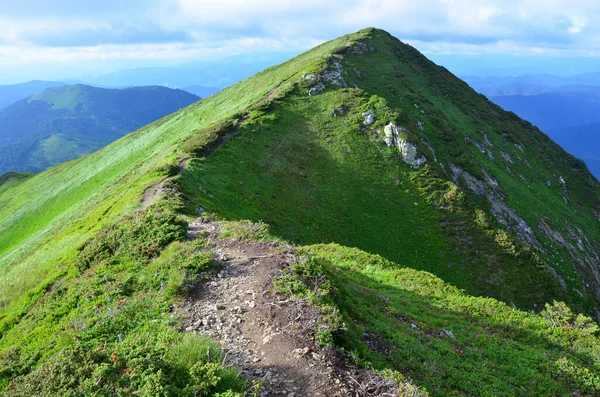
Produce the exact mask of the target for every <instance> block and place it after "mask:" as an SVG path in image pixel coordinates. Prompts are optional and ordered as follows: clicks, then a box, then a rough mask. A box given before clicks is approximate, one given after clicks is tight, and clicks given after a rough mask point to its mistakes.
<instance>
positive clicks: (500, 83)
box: [463, 73, 600, 96]
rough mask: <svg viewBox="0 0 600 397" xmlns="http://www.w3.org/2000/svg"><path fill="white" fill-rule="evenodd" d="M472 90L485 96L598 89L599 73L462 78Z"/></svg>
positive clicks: (599, 82) (599, 85)
mask: <svg viewBox="0 0 600 397" xmlns="http://www.w3.org/2000/svg"><path fill="white" fill-rule="evenodd" d="M463 79H464V80H465V81H466V82H467V83H469V85H470V86H471V87H473V89H474V90H476V91H478V92H481V93H482V94H484V95H486V96H497V95H511V94H509V93H507V91H509V92H513V94H512V95H522V94H524V93H525V92H526V91H527V90H530V89H531V87H536V88H537V89H542V90H547V89H557V88H560V87H600V73H584V74H579V75H575V76H569V77H563V76H553V75H548V74H542V75H534V74H528V75H521V76H486V77H481V76H464V77H463Z"/></svg>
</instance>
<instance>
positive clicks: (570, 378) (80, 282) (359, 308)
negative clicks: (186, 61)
mask: <svg viewBox="0 0 600 397" xmlns="http://www.w3.org/2000/svg"><path fill="white" fill-rule="evenodd" d="M598 188H599V187H598V182H597V180H595V179H594V178H593V177H592V176H591V175H590V174H589V172H588V170H587V169H586V167H585V165H582V164H581V163H580V162H578V161H577V159H575V158H574V157H572V156H570V155H569V154H567V153H566V152H564V150H562V149H561V148H560V147H558V146H557V145H556V144H555V143H553V142H552V141H551V140H550V139H548V138H547V137H546V136H545V135H543V134H542V133H541V132H540V131H539V130H537V129H536V128H534V127H533V126H531V124H530V123H528V122H525V121H523V120H521V119H519V118H518V117H516V116H515V115H514V114H510V113H506V112H504V111H503V110H501V109H500V108H499V107H498V106H496V105H494V104H492V103H491V102H489V101H487V100H486V99H485V98H483V97H482V96H481V95H478V94H476V93H475V92H474V91H472V90H471V89H470V88H469V87H468V86H467V85H466V83H464V82H462V81H460V80H458V79H456V78H455V77H454V76H452V75H451V74H450V73H449V72H448V71H446V70H445V69H443V68H440V67H437V66H435V65H434V64H433V63H432V62H430V61H429V60H427V59H426V58H425V57H423V56H422V55H421V54H419V53H418V52H417V51H416V50H415V49H414V48H412V47H410V46H407V45H405V44H403V43H401V42H399V41H398V40H397V39H395V38H393V37H392V36H391V35H389V34H388V33H387V32H385V31H381V30H377V29H372V28H370V29H365V30H362V31H360V32H358V33H355V34H352V35H348V36H344V37H342V38H339V39H336V40H334V41H331V42H327V43H324V44H323V45H321V46H319V47H316V48H315V49H313V50H311V51H309V52H307V53H305V54H302V55H300V56H298V57H296V58H294V59H292V60H290V61H288V62H286V63H284V64H282V65H278V66H276V67H272V68H269V69H267V70H265V71H263V72H260V73H258V74H256V75H255V76H253V77H251V78H249V79H248V80H245V81H242V82H240V83H238V84H235V85H233V86H231V87H228V88H226V89H225V90H223V91H222V92H219V93H217V94H215V95H213V96H211V97H209V98H207V99H205V100H203V101H201V102H198V103H196V104H193V105H190V106H189V107H187V108H185V109H182V110H180V111H178V112H176V113H174V114H172V115H170V116H166V117H165V118H163V119H161V120H159V121H156V122H154V123H153V124H151V125H148V126H146V127H144V128H142V129H141V130H139V131H137V132H135V133H133V134H130V135H127V136H126V137H124V138H122V139H120V140H119V141H117V142H115V143H113V144H111V145H108V146H107V147H105V148H104V149H101V150H100V151H98V152H95V153H93V154H91V155H89V156H87V157H85V158H83V159H79V160H74V161H72V162H70V163H66V164H62V165H60V166H57V167H54V168H51V169H49V170H48V171H45V172H43V173H41V174H38V175H34V176H32V177H30V178H27V179H24V180H22V181H21V182H20V183H18V184H17V185H16V186H12V187H10V188H9V190H8V191H4V192H3V191H1V190H0V203H2V204H3V205H2V206H1V207H0V231H1V232H2V233H0V255H1V256H0V268H3V269H6V273H5V274H4V275H3V278H2V279H1V280H0V292H1V293H0V296H2V297H4V298H3V301H2V305H1V307H2V311H1V312H0V329H1V330H2V334H3V338H2V339H0V349H2V352H3V355H2V356H1V357H0V368H2V369H3V370H2V371H1V372H0V373H1V374H2V376H3V378H2V379H3V382H4V383H2V385H4V387H6V388H7V390H8V391H9V392H10V393H11V394H12V395H26V394H27V392H29V393H30V394H31V393H32V392H41V391H48V390H54V391H55V392H56V391H65V388H64V386H63V385H64V382H63V380H64V379H69V380H70V383H69V384H70V385H71V387H72V388H74V389H76V390H77V391H79V392H81V393H83V394H85V393H88V394H91V393H99V392H106V391H107V390H124V389H122V387H124V388H127V390H134V391H138V390H139V391H140V392H141V393H146V395H152V393H156V391H157V390H159V388H162V389H161V390H170V391H169V392H167V391H165V393H166V394H171V395H177V394H180V395H193V393H194V391H195V392H198V390H200V389H199V387H200V384H203V383H202V381H203V380H204V379H208V378H207V377H203V376H204V374H206V373H207V372H206V371H208V370H209V368H213V369H212V371H225V370H226V369H224V368H222V366H221V365H222V363H221V364H216V363H212V364H215V365H214V366H212V367H211V365H212V364H211V365H207V363H205V362H203V364H202V365H201V366H196V367H192V364H191V363H190V362H181V361H177V360H175V359H174V354H175V357H176V356H177V355H176V353H172V352H174V351H175V352H176V351H182V350H181V349H183V348H182V347H181V346H182V343H184V342H183V341H186V342H185V343H192V342H190V340H191V339H190V338H192V335H190V334H189V333H186V334H185V336H184V335H182V333H181V332H179V329H178V326H179V325H178V324H179V322H178V320H177V318H176V316H175V313H174V312H173V307H174V306H177V302H178V301H179V300H180V299H193V296H191V295H190V294H189V291H190V290H189V288H191V287H193V286H196V285H198V283H199V282H200V279H201V276H202V274H203V273H202V272H203V271H206V270H207V269H208V264H209V263H212V262H211V261H213V260H214V261H216V262H217V263H220V262H223V261H228V260H229V259H228V258H218V257H216V258H214V259H212V257H211V256H210V254H209V252H210V241H206V239H205V238H206V236H203V234H202V233H201V231H197V232H198V233H197V235H196V237H197V239H196V240H195V242H194V241H192V240H193V239H190V240H189V241H186V238H185V237H186V231H187V232H192V231H194V230H195V229H194V225H195V224H196V223H194V222H201V223H202V224H204V225H208V227H210V226H211V225H213V223H211V222H222V224H223V225H224V230H223V231H222V233H221V235H220V236H221V238H224V239H230V240H226V241H225V243H226V244H235V242H236V241H240V239H241V240H243V239H250V240H252V241H256V240H258V241H260V240H263V241H264V240H267V241H269V240H270V239H276V240H277V239H279V241H282V240H283V244H284V246H285V247H287V248H285V250H290V249H291V248H290V246H289V245H286V244H288V243H286V242H285V241H290V242H292V243H294V244H296V245H307V244H310V245H308V246H305V247H296V248H294V249H296V250H297V251H298V253H299V254H300V255H298V259H297V260H296V261H295V263H294V264H292V265H290V266H284V267H283V269H282V275H281V276H280V277H279V278H277V279H275V280H273V286H272V287H273V288H276V289H277V288H278V291H279V293H282V294H285V295H286V296H288V298H287V299H288V300H290V302H292V303H293V304H296V303H295V302H304V303H307V302H308V303H310V304H311V305H313V306H314V307H316V308H318V310H319V311H320V313H322V315H323V317H322V318H320V320H319V321H323V322H322V323H318V324H319V327H321V326H322V328H318V329H314V330H313V331H311V332H314V335H311V337H314V339H315V341H316V343H317V345H315V346H314V347H312V348H313V349H315V350H316V352H318V353H316V354H317V357H321V356H320V354H321V350H319V347H318V343H323V344H326V345H329V346H331V347H332V348H337V349H343V350H342V351H343V352H347V353H346V354H347V356H349V357H348V359H350V360H353V362H354V363H355V364H356V365H358V366H359V367H363V366H364V367H366V368H373V369H375V370H378V371H385V370H388V372H387V373H388V375H390V373H389V371H391V372H392V375H390V376H392V378H393V379H395V381H396V383H397V384H398V385H407V384H410V382H408V381H407V379H408V377H410V378H412V379H413V381H414V382H415V383H416V384H417V385H419V386H422V387H423V388H425V389H426V390H427V392H429V393H431V395H436V396H437V395H440V396H441V395H448V394H450V393H464V394H470V395H477V394H480V395H486V394H506V395H536V394H537V395H540V394H556V395H560V394H565V393H568V392H572V391H574V390H575V391H577V392H578V393H582V394H586V393H587V394H589V395H593V394H594V393H597V392H599V391H600V387H599V386H598V378H597V376H596V375H594V371H595V369H596V368H598V365H599V362H598V357H597V355H594V353H593V352H594V351H597V348H598V338H597V336H596V335H597V327H595V328H594V326H593V324H592V323H591V320H589V319H587V318H586V317H584V316H582V315H579V316H578V315H577V314H575V313H572V312H571V311H570V310H571V309H569V308H568V307H567V306H563V304H560V303H552V301H553V300H554V299H557V300H559V299H560V300H565V301H566V302H567V303H568V304H569V305H570V306H571V307H573V308H574V309H575V310H576V312H585V313H587V314H590V315H593V314H594V307H595V306H594V305H595V304H596V303H597V299H598V296H597V295H598V292H599V291H600V289H599V288H598V287H600V284H597V283H596V281H594V277H595V276H596V277H597V275H598V266H597V263H595V262H594V261H595V260H596V259H595V258H597V255H596V254H595V252H596V246H597V244H598V241H597V236H598V233H599V226H598V220H597V219H596V216H597V215H596V213H595V211H598V209H599V208H600V207H599V206H598V200H599V195H598ZM148 189H151V190H150V192H152V194H151V196H152V197H154V199H153V202H151V203H148V205H147V208H140V206H141V203H142V197H143V196H144V192H145V191H148ZM38 192H44V193H38ZM47 192H51V195H50V194H48V193H47ZM199 215H200V216H201V220H200V221H197V220H196V221H195V220H194V219H196V218H197V217H198V216H199ZM260 221H262V222H260ZM209 240H210V239H209ZM207 247H208V250H206V248H207ZM286 252H290V251H286ZM595 255H596V256H595ZM225 265H226V264H225ZM25 274H26V275H27V277H24V275H25ZM222 276H223V274H222ZM586 282H588V284H587V285H586ZM202 285H203V284H201V283H200V287H199V288H202ZM206 288H210V284H207V285H206ZM270 288H271V286H269V285H268V286H265V290H264V291H263V292H265V293H266V292H267V291H272V290H271V289H270ZM23 291H29V292H28V293H24V292H23ZM237 292H241V293H245V292H243V291H237ZM254 292H256V291H254ZM259 292H260V291H259ZM249 295H252V291H251V293H250V294H249ZM149 297H150V298H149ZM491 297H495V298H498V299H499V300H496V299H493V298H491ZM285 300H286V299H285V298H284V299H281V300H276V301H273V302H270V303H273V304H274V305H267V303H264V305H265V306H269V307H270V308H268V309H267V308H266V307H265V310H276V307H277V306H280V305H285V304H286V303H283V301H285ZM502 301H503V302H504V303H503V302H502ZM218 304H219V302H215V305H218ZM513 306H516V307H519V308H521V309H523V310H519V309H516V308H513ZM248 307H251V306H250V305H248ZM215 310H217V311H218V310H219V309H218V308H216V309H215ZM530 311H534V312H537V313H539V314H535V313H530ZM203 321H204V320H203ZM207 324H209V325H210V324H211V322H210V320H207ZM290 324H294V322H293V318H292V319H290ZM193 327H195V328H194V330H196V331H201V330H202V327H204V325H203V324H199V325H193ZM291 328H293V327H291ZM265 332H266V329H265ZM23 335H28V336H27V337H26V338H24V337H23ZM139 335H144V337H143V338H140V337H139ZM266 336H269V337H270V338H273V337H276V335H275V334H273V333H267V334H266ZM266 336H264V337H265V338H266ZM265 343H266V342H265ZM12 346H18V348H17V349H16V350H14V349H13V350H11V349H12ZM72 346H75V347H72ZM226 346H227V345H226ZM549 346H554V348H551V347H549ZM299 347H302V346H299ZM78 349H79V350H78ZM178 349H179V350H178ZM82 350H83V352H93V353H92V354H91V355H86V353H82ZM194 351H196V350H194ZM308 351H310V348H309V350H308ZM40 352H41V353H40ZM138 352H139V354H140V356H141V357H145V359H143V360H140V359H139V358H140V356H136V354H138ZM203 356H204V357H206V353H204V354H203ZM50 357H59V359H55V360H50V359H49V358H50ZM61 357H63V358H61ZM86 357H87V358H86ZM162 358H164V359H162ZM69 360H71V361H69ZM314 360H317V359H316V358H314ZM482 360H485V365H481V362H482ZM209 361H210V358H209ZM67 362H82V364H81V365H82V366H81V369H82V370H81V375H78V374H73V373H72V372H70V371H69V370H68V368H67V366H65V365H64V364H63V363H67ZM32 363H34V365H33V367H35V368H36V369H35V370H33V371H32ZM209 364H210V363H209ZM9 365H10V367H9ZM254 365H255V367H254V368H256V369H257V370H259V369H260V370H261V371H264V370H266V368H265V369H263V368H262V367H260V362H257V363H254ZM153 366H154V367H153ZM4 368H7V369H4ZM159 369H160V370H159ZM203 371H204V372H203ZM393 371H396V372H393ZM212 373H214V372H212ZM219 373H220V374H223V372H219ZM465 374H470V375H465ZM46 375H50V376H46ZM87 379H91V381H88V380H87ZM99 379H101V380H99ZM213 379H214V378H213ZM219 379H224V380H230V377H227V376H224V375H223V376H221V377H219ZM61 382H63V383H61ZM411 382H412V381H411ZM123 385H125V386H123ZM211 385H212V386H210V387H212V389H208V390H209V392H213V393H216V392H221V391H223V389H222V387H224V385H223V383H222V382H220V380H218V381H216V383H214V384H213V383H211ZM219 387H221V389H219ZM51 388H54V389H51ZM242 389H243V388H240V387H239V386H237V388H236V386H234V385H233V384H232V383H230V384H229V389H228V390H230V391H231V390H242ZM201 390H202V392H207V391H206V389H201ZM278 390H279V389H278ZM281 390H283V389H281ZM19 393H20V394H19ZM422 395H424V394H422Z"/></svg>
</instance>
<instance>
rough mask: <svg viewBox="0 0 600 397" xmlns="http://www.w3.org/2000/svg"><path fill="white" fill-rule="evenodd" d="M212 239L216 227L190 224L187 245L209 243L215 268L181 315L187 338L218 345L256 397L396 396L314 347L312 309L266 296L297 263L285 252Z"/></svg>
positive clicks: (388, 386) (369, 374)
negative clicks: (256, 385)
mask: <svg viewBox="0 0 600 397" xmlns="http://www.w3.org/2000/svg"><path fill="white" fill-rule="evenodd" d="M219 233H220V227H219V225H218V224H215V223H203V222H201V221H193V222H191V223H190V227H189V232H188V239H194V238H198V237H199V236H200V235H203V236H205V237H206V238H208V239H209V241H211V243H212V245H213V247H214V251H215V254H216V257H217V259H218V260H219V261H220V262H221V263H222V268H221V271H220V272H219V273H218V274H217V275H215V276H214V277H213V278H212V279H210V280H208V281H204V282H203V283H201V284H200V285H198V286H197V287H196V288H195V289H194V290H193V291H192V292H191V293H190V295H189V296H188V298H187V300H186V302H185V303H184V304H183V306H182V307H181V308H180V310H181V312H182V315H183V323H184V329H185V331H186V332H197V333H199V334H202V335H206V336H209V337H211V338H212V339H213V340H215V341H217V342H219V343H220V344H221V346H222V347H223V349H224V350H225V352H226V357H225V362H226V363H227V364H229V365H233V366H235V367H237V368H238V369H239V370H240V371H241V373H242V375H244V376H245V377H247V378H249V379H253V380H256V381H259V382H262V383H263V387H262V388H261V391H260V395H261V396H288V397H299V396H396V395H398V390H397V388H396V387H395V386H394V384H393V382H391V381H389V380H385V379H382V378H381V377H379V376H377V374H375V373H374V372H373V371H365V370H359V369H357V368H354V367H352V366H350V365H348V364H347V363H346V362H345V361H344V360H343V359H342V358H341V356H340V355H339V353H338V352H336V351H335V350H334V349H332V348H325V349H323V348H320V347H319V346H317V345H316V343H315V342H314V334H315V328H316V325H317V322H318V320H319V316H320V313H319V311H318V310H317V309H315V308H313V307H311V306H309V305H308V304H306V302H303V301H297V300H291V299H289V298H286V297H283V296H281V295H279V294H276V293H274V292H273V291H272V286H273V279H274V277H276V276H278V275H279V274H281V271H282V270H283V269H286V268H288V267H289V266H290V265H291V264H292V263H293V262H294V261H295V260H296V257H295V255H294V252H293V250H292V248H291V247H286V246H282V245H276V244H274V243H265V242H255V241H245V240H239V239H219V238H218V237H217V236H218V235H219Z"/></svg>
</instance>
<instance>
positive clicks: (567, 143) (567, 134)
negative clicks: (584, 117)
mask: <svg viewBox="0 0 600 397" xmlns="http://www.w3.org/2000/svg"><path fill="white" fill-rule="evenodd" d="M547 131H548V135H549V136H551V137H552V139H553V140H555V141H556V142H557V143H558V144H559V145H561V146H562V147H563V148H565V150H566V151H568V152H569V153H573V154H575V155H577V157H579V158H581V159H583V160H584V161H585V162H586V164H587V165H588V167H589V168H590V170H591V171H592V173H593V174H594V175H596V177H597V178H600V156H599V155H598V153H599V150H600V123H595V124H586V125H576V126H574V127H565V128H552V127H548V129H547Z"/></svg>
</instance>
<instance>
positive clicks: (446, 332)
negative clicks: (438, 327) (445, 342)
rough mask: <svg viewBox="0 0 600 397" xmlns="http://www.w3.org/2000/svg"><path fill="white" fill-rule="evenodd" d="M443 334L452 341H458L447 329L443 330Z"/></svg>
mask: <svg viewBox="0 0 600 397" xmlns="http://www.w3.org/2000/svg"><path fill="white" fill-rule="evenodd" d="M442 332H443V333H444V334H445V335H446V336H447V337H449V338H451V339H456V336H454V333H453V332H452V331H449V330H447V329H446V328H442Z"/></svg>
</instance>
